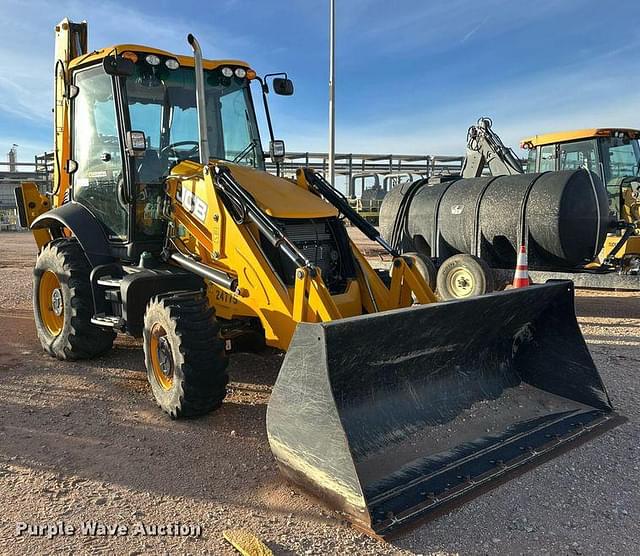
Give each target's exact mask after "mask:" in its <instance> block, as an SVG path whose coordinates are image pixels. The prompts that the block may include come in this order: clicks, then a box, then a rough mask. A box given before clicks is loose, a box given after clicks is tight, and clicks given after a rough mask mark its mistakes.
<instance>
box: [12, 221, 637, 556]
mask: <svg viewBox="0 0 640 556" xmlns="http://www.w3.org/2000/svg"><path fill="white" fill-rule="evenodd" d="M370 255H372V256H374V257H375V254H374V253H373V252H372V253H370ZM34 258H35V247H34V244H33V240H32V238H31V235H30V234H28V233H2V234H0V284H1V286H0V552H2V553H5V554H18V553H26V554H41V553H54V552H56V553H88V552H105V553H118V554H142V553H172V554H186V553H209V554H227V553H228V554H232V553H234V552H233V550H232V549H231V548H230V547H229V545H227V544H226V543H225V541H224V540H223V538H222V531H223V530H224V529H227V528H239V527H243V528H248V529H251V530H252V531H254V532H255V533H256V534H257V535H259V536H260V537H261V538H262V539H263V540H264V541H265V542H266V543H267V544H268V545H269V546H270V547H271V548H272V550H273V551H274V553H276V554H435V553H437V554H452V553H460V554H520V553H523V554H540V553H550V554H605V553H606V554H634V553H637V547H638V545H639V544H640V410H639V407H640V406H639V404H638V401H637V400H638V395H640V296H639V295H638V294H632V293H611V292H594V291H581V292H579V293H578V298H577V308H578V314H579V322H580V325H581V327H582V330H583V333H584V335H585V338H586V340H587V343H588V345H589V349H590V350H591V353H592V355H593V357H594V359H595V362H596V365H597V367H598V368H599V370H600V373H601V375H602V378H603V380H604V382H605V384H606V385H607V387H608V390H609V393H610V395H611V398H612V400H613V403H614V404H615V406H616V408H617V409H618V411H619V412H620V413H622V414H623V415H625V416H626V417H627V418H628V419H629V421H628V422H627V423H626V424H624V425H622V426H620V427H618V428H616V429H613V430H612V431H610V432H608V433H607V434H605V435H603V436H600V437H598V438H597V439H595V440H593V441H592V442H590V443H587V444H585V445H583V446H581V447H580V448H578V449H576V450H573V451H571V452H568V453H567V454H565V455H563V456H561V457H559V458H556V459H554V460H552V461H550V462H548V463H546V464H545V465H543V466H541V467H538V468H536V469H534V470H533V471H531V472H528V473H527V474H525V475H522V476H521V477H519V478H518V479H516V480H513V481H511V482H509V483H506V484H504V485H502V486H500V487H499V488H497V489H495V490H493V491H491V492H490V493H488V494H485V495H483V496H481V497H479V498H476V499H475V500H473V501H471V502H469V503H468V504H466V505H465V506H464V507H462V508H460V509H458V510H456V511H454V512H452V513H449V514H447V515H444V516H442V517H440V518H438V519H436V520H435V521H432V522H430V523H427V524H425V525H422V526H421V527H419V528H418V529H415V530H413V531H412V532H410V533H407V534H405V535H404V536H402V537H400V538H399V539H397V540H395V541H393V542H392V543H388V544H385V543H382V542H378V541H374V540H372V539H370V538H368V537H366V536H365V535H363V534H360V533H358V532H357V531H355V530H353V529H352V528H351V527H349V526H348V525H347V524H346V523H345V522H344V521H342V520H341V519H340V517H339V516H337V515H336V514H335V513H333V512H331V511H330V510H328V509H327V508H325V507H324V506H323V505H322V504H321V503H319V502H318V501H316V500H314V499H311V498H310V497H308V496H307V495H306V494H304V493H303V492H302V491H300V489H298V488H297V487H294V486H292V485H290V484H288V483H286V482H285V481H284V479H283V478H282V477H281V476H280V474H279V473H278V471H277V469H276V466H275V463H274V461H273V459H272V456H271V452H270V450H269V445H268V442H267V437H266V432H265V425H264V422H265V410H266V404H267V402H268V398H269V393H270V390H271V387H272V385H273V383H274V380H275V377H276V374H277V372H278V368H279V365H280V362H281V356H280V355H277V354H271V355H269V356H267V357H264V356H257V355H244V354H240V355H237V356H234V358H233V359H232V362H231V365H230V374H231V380H232V382H231V387H230V392H229V395H228V396H227V398H226V400H225V403H224V405H223V407H222V409H220V410H219V411H216V412H214V413H213V414H211V415H209V416H207V417H205V418H202V419H198V420H192V421H170V420H169V419H168V418H167V417H166V416H165V415H164V414H162V413H161V412H160V411H159V409H158V408H157V407H156V405H155V403H154V401H153V400H152V398H151V395H150V392H149V390H148V388H147V384H146V377H145V374H144V364H143V357H142V349H141V347H140V345H139V342H138V341H134V340H131V339H128V338H125V337H119V338H118V340H117V341H116V345H115V348H114V349H113V351H112V352H111V353H109V354H108V355H107V356H104V357H101V358H99V359H96V360H93V361H83V362H78V363H61V362H58V361H56V360H54V359H51V358H50V357H48V356H46V355H45V354H44V353H43V352H42V350H41V348H40V345H39V343H38V341H37V339H36V335H35V330H34V324H33V316H32V311H31V268H32V265H33V262H34ZM88 520H93V521H99V522H103V523H107V524H124V525H126V526H128V527H129V528H130V529H133V528H134V527H135V524H136V523H144V524H147V525H163V524H172V523H176V522H179V523H181V524H183V525H187V526H188V525H199V526H200V527H201V528H202V533H201V535H200V536H163V535H158V536H152V535H146V536H142V535H133V534H128V535H126V536H117V537H109V536H86V535H80V534H75V535H61V536H56V537H54V538H53V539H48V538H46V537H45V538H42V537H36V536H25V535H24V534H23V535H21V536H17V535H16V524H17V523H18V522H24V523H29V524H48V523H49V524H51V523H55V522H59V521H63V522H65V523H66V524H67V525H69V524H70V525H72V526H76V527H79V525H80V523H81V522H84V521H88Z"/></svg>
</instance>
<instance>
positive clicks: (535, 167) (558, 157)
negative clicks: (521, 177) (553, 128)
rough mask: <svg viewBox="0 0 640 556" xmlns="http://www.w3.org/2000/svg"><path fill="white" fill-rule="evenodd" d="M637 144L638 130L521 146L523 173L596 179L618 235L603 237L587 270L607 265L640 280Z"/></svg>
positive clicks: (592, 132) (578, 133) (583, 132)
mask: <svg viewBox="0 0 640 556" xmlns="http://www.w3.org/2000/svg"><path fill="white" fill-rule="evenodd" d="M638 139H640V130H637V129H623V128H592V129H579V130H575V131H564V132H559V133H546V134H543V135H535V136H533V137H529V138H527V139H523V140H522V141H521V143H520V146H521V147H522V148H523V149H527V150H528V151H529V154H528V160H527V172H547V171H553V170H572V169H575V168H580V167H585V168H588V169H589V170H591V171H592V172H593V173H594V174H596V175H598V176H599V177H600V179H601V180H602V183H603V184H604V185H605V187H606V189H607V197H608V200H609V210H610V212H611V214H612V216H613V218H614V219H615V220H617V221H618V226H617V228H618V230H617V231H616V233H609V234H608V235H607V238H606V239H605V241H604V245H603V246H602V251H601V252H600V253H599V254H598V260H597V261H595V263H594V265H592V266H594V267H595V266H597V265H598V264H602V263H604V264H611V265H613V266H617V267H618V269H619V270H620V272H622V273H624V274H636V275H640V145H639V144H638ZM611 287H615V286H611Z"/></svg>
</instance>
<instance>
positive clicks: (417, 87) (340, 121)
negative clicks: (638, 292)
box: [0, 0, 640, 160]
mask: <svg viewBox="0 0 640 556" xmlns="http://www.w3.org/2000/svg"><path fill="white" fill-rule="evenodd" d="M336 3H337V21H338V25H337V62H336V71H337V77H336V87H337V89H336V90H337V93H336V95H337V98H336V121H337V148H338V150H339V151H341V152H378V153H402V154H405V153H421V154H425V153H429V154H461V153H462V152H463V149H464V142H465V136H466V129H467V127H468V126H469V125H470V124H471V123H473V122H474V121H475V120H476V119H477V118H478V117H480V116H484V115H488V116H491V117H492V118H493V119H494V122H495V124H494V127H495V129H496V130H497V131H498V132H499V133H500V134H501V136H502V138H503V140H504V141H505V142H506V143H507V144H511V145H513V146H516V145H517V143H518V141H519V139H521V138H522V137H524V136H527V135H530V134H535V133H542V132H545V131H558V130H561V129H565V128H566V129H571V128H580V127H591V126H603V125H612V126H628V127H640V64H639V63H638V62H639V57H638V51H639V47H640V2H639V1H638V0H617V1H615V2H604V1H602V0H555V1H553V0H536V1H529V2H518V1H513V0H448V1H440V0H432V1H427V0H423V1H418V0H395V1H389V0H386V1H378V0H337V2H336ZM178 9H179V13H176V12H177V10H178ZM0 13H1V14H2V16H3V40H2V42H1V44H0V60H2V63H1V64H0V149H2V151H1V152H0V156H2V157H3V158H5V153H6V152H7V151H8V150H9V148H10V147H11V145H12V143H17V144H18V145H20V146H19V148H18V151H19V158H20V159H21V160H30V159H31V157H32V156H33V155H34V154H35V153H36V152H42V151H44V150H45V149H50V148H51V144H52V139H51V137H52V133H53V132H52V123H51V106H52V92H51V91H52V76H53V63H52V62H53V27H54V26H55V24H56V23H57V22H58V21H59V20H61V19H62V18H63V17H65V16H67V17H69V18H71V19H72V20H78V21H79V20H82V19H86V20H87V21H88V22H89V47H90V48H100V47H103V46H107V45H109V44H114V43H123V42H129V43H138V44H150V45H154V46H157V47H159V48H163V49H165V50H169V51H173V52H176V53H188V51H189V49H188V45H187V43H186V40H185V37H186V35H187V33H188V32H193V33H194V34H195V35H196V36H197V37H198V38H199V40H200V42H201V44H202V46H203V49H204V51H205V56H206V57H208V58H218V57H225V58H240V59H245V60H247V61H248V62H250V63H251V64H252V66H253V67H254V68H255V69H256V70H257V71H258V72H259V73H261V74H264V73H268V72H272V71H287V72H288V73H289V75H290V77H291V78H292V79H293V80H294V82H295V85H296V93H295V95H294V96H293V97H289V98H286V97H276V96H272V98H271V105H272V111H273V118H274V124H275V129H276V135H278V136H279V137H281V138H283V139H285V141H286V143H287V149H288V150H290V151H294V150H310V151H311V150H326V144H327V139H326V137H327V82H328V77H327V76H328V52H327V44H328V30H327V27H328V1H327V0H271V1H269V2H265V1H256V0H216V1H213V0H212V1H209V2H196V1H190V0H181V1H180V2H177V3H176V2H175V1H169V0H155V1H149V0H141V1H139V2H130V1H129V2H120V1H118V0H106V1H102V2H91V1H88V0H85V1H71V0H59V1H56V2H44V1H38V0H36V1H17V0H0ZM263 140H264V141H265V142H266V133H265V132H264V131H263Z"/></svg>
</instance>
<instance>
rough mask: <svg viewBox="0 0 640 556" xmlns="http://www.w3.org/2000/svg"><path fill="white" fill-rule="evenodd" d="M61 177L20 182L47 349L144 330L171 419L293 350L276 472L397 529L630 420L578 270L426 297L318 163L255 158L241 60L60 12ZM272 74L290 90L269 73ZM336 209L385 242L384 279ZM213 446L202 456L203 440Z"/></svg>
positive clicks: (275, 152)
mask: <svg viewBox="0 0 640 556" xmlns="http://www.w3.org/2000/svg"><path fill="white" fill-rule="evenodd" d="M56 36H57V40H56V66H55V74H56V83H55V124H56V127H55V154H56V172H55V189H54V191H53V195H51V196H43V195H40V194H39V193H38V191H37V189H36V188H35V186H34V185H33V184H29V183H25V184H23V185H22V186H21V187H20V188H18V190H17V191H16V193H17V200H18V204H19V211H20V216H21V221H22V223H23V225H28V226H30V227H31V229H32V230H33V233H34V236H35V239H36V242H37V244H38V249H39V256H38V259H37V263H36V267H35V272H34V312H35V320H36V327H37V332H38V336H39V338H40V341H41V342H42V345H43V347H44V349H45V350H46V351H47V352H48V353H50V354H51V355H53V356H55V357H57V358H59V359H82V358H88V357H93V356H96V355H99V354H101V353H104V352H106V351H108V350H109V349H110V348H111V345H112V342H113V340H114V337H115V335H116V333H117V332H121V333H126V334H130V335H132V336H135V337H142V338H143V344H144V354H145V363H146V368H147V376H148V380H149V383H150V384H151V389H152V392H153V395H154V397H155V399H156V401H157V402H158V404H159V405H160V406H161V408H162V409H163V410H164V411H166V412H167V413H168V414H170V415H171V416H172V417H173V418H178V417H186V416H197V415H201V414H204V413H207V412H208V411H211V410H212V409H214V408H216V407H218V406H219V405H220V404H221V403H222V401H223V399H224V396H225V386H226V384H227V380H228V377H227V374H226V362H227V355H228V354H229V353H233V352H234V351H237V350H241V349H248V348H256V347H259V346H261V345H264V344H266V345H268V346H272V347H275V348H279V349H282V350H286V352H287V353H286V356H285V358H284V362H283V365H282V368H281V370H280V373H279V376H278V378H277V381H276V384H275V386H274V388H273V392H272V395H271V400H270V402H269V405H268V409H267V434H268V438H269V443H270V445H271V448H272V451H273V454H274V456H275V458H276V460H277V462H278V464H279V467H280V469H281V470H282V472H283V473H284V474H285V475H286V476H287V477H288V478H290V479H291V480H292V481H294V482H296V483H299V484H300V485H302V486H303V487H305V488H307V489H308V490H310V491H311V492H314V493H316V494H319V495H320V496H322V497H323V498H325V499H326V500H328V501H329V503H330V504H331V505H332V507H334V508H335V509H337V510H340V511H343V512H345V513H346V514H347V515H348V517H349V518H350V519H351V520H352V521H353V522H354V523H355V524H356V525H357V526H359V527H360V528H362V529H363V530H365V531H367V532H368V533H370V534H372V535H376V536H378V537H387V536H389V535H391V534H393V533H395V532H397V530H398V529H400V528H401V527H403V526H406V525H409V524H412V523H414V522H415V521H416V520H418V519H420V518H423V517H428V516H432V515H435V513H436V512H437V511H441V510H442V509H443V508H445V507H447V506H449V505H451V504H454V503H459V502H460V501H461V500H463V499H464V498H466V497H469V496H471V495H473V494H474V493H477V492H479V491H480V490H483V489H486V488H487V487H489V486H492V485H494V484H497V483H498V482H499V481H500V480H503V479H504V478H505V477H507V476H508V475H509V474H510V473H512V472H516V471H518V470H521V469H523V468H524V466H527V465H531V464H534V463H538V462H541V461H544V460H545V459H547V458H548V457H549V456H550V455H552V454H554V453H559V452H560V451H561V450H562V449H566V448H567V447H569V446H571V445H572V444H573V443H574V441H580V440H584V439H585V438H587V437H588V436H589V435H591V434H594V433H599V432H602V431H604V430H607V428H609V427H611V426H613V425H614V424H616V423H617V422H618V421H619V418H617V416H616V414H615V413H614V412H613V410H612V406H611V403H610V400H609V397H608V395H607V392H606V389H605V387H604V385H603V383H602V381H601V379H600V376H599V374H598V371H597V370H596V368H595V366H594V364H593V361H592V359H591V356H590V354H589V351H588V349H587V347H586V345H585V342H584V339H583V338H582V335H581V333H580V330H579V328H578V324H577V322H576V318H575V312H574V299H573V295H574V294H573V289H572V286H571V284H570V283H569V282H557V283H553V284H547V285H541V286H535V287H531V288H526V289H522V290H517V291H512V292H505V293H500V294H495V295H491V296H485V297H482V298H477V299H472V300H467V301H454V302H450V303H437V302H436V298H435V296H434V294H433V292H432V291H431V290H430V288H429V286H428V285H427V283H426V282H425V281H424V279H423V278H422V276H421V274H420V273H419V272H418V271H417V270H416V266H417V265H416V264H415V260H414V259H412V257H410V256H400V255H398V253H396V252H395V251H394V250H393V249H391V248H390V247H389V246H388V245H387V244H386V243H385V242H384V240H382V239H381V238H380V236H379V234H378V233H377V231H376V230H375V229H374V228H373V227H371V226H370V225H369V224H368V223H367V222H366V221H364V220H363V219H362V218H361V217H359V216H358V215H357V213H355V212H354V211H353V209H351V208H350V207H349V204H348V202H347V200H346V199H345V198H344V197H342V196H341V195H340V194H339V193H338V192H337V191H336V190H334V189H333V188H332V187H331V185H330V184H328V183H327V182H326V181H325V179H324V178H323V177H322V176H320V175H318V174H316V173H314V172H312V171H311V170H309V169H300V170H299V171H298V173H297V179H296V180H286V179H282V178H280V177H277V176H273V175H270V174H268V173H266V172H265V171H264V160H263V152H262V148H261V142H260V137H259V133H258V126H257V122H256V116H255V111H254V105H253V102H252V97H251V84H252V83H254V85H255V84H257V85H258V88H259V91H260V94H261V95H262V97H263V101H264V108H265V115H266V118H267V122H268V123H269V131H270V139H271V155H272V156H273V157H274V158H275V159H276V160H277V159H278V156H279V155H282V151H283V145H282V144H281V143H278V142H277V141H275V140H274V138H273V133H272V131H271V130H272V126H271V122H270V117H269V111H268V104H267V100H266V93H267V91H268V86H267V81H266V78H264V79H263V78H260V77H258V76H257V74H256V72H255V71H254V70H252V69H251V68H250V67H249V66H248V65H247V64H246V63H244V62H241V61H234V60H221V61H213V60H203V59H202V56H201V51H200V47H199V46H198V43H197V41H196V40H195V38H194V37H192V36H189V37H188V40H189V43H190V44H191V46H192V48H193V52H194V56H193V57H186V56H178V55H173V54H171V53H168V52H165V51H162V50H158V49H155V48H149V47H144V46H135V45H120V46H114V47H109V48H105V49H102V50H95V51H91V52H89V51H88V50H87V27H86V23H79V24H77V23H72V22H70V21H68V20H66V19H65V20H64V21H62V22H61V23H60V24H59V25H58V26H57V28H56ZM272 87H273V90H274V91H275V92H277V93H281V94H291V93H292V92H293V85H292V83H291V82H290V81H289V80H288V79H287V78H286V76H281V75H279V76H278V77H277V78H276V79H274V80H273V81H272ZM343 218H346V219H348V220H350V221H351V223H352V224H353V225H355V226H357V227H358V228H359V229H360V230H361V231H363V232H364V233H365V234H366V235H367V236H368V237H369V238H370V239H372V240H375V241H377V242H379V243H380V244H381V245H382V246H383V247H384V248H385V249H387V250H388V251H389V252H390V253H391V254H392V255H393V270H392V274H391V279H390V284H389V286H387V285H385V283H384V282H383V281H382V280H381V279H380V277H379V276H378V274H376V272H374V271H373V270H372V268H371V267H370V266H369V264H368V263H367V261H366V260H365V258H364V257H363V255H362V253H360V252H359V251H358V249H357V248H356V246H355V245H354V244H353V242H351V241H350V239H349V237H348V235H347V233H346V229H345V226H344V225H343V222H342V219H343ZM212 457H214V455H213V454H212Z"/></svg>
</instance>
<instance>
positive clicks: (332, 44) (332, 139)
mask: <svg viewBox="0 0 640 556" xmlns="http://www.w3.org/2000/svg"><path fill="white" fill-rule="evenodd" d="M329 6H330V7H329V10H330V14H329V183H330V184H331V185H333V186H335V178H336V170H335V158H336V105H335V99H336V98H335V84H336V68H335V48H336V4H335V0H329Z"/></svg>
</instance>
